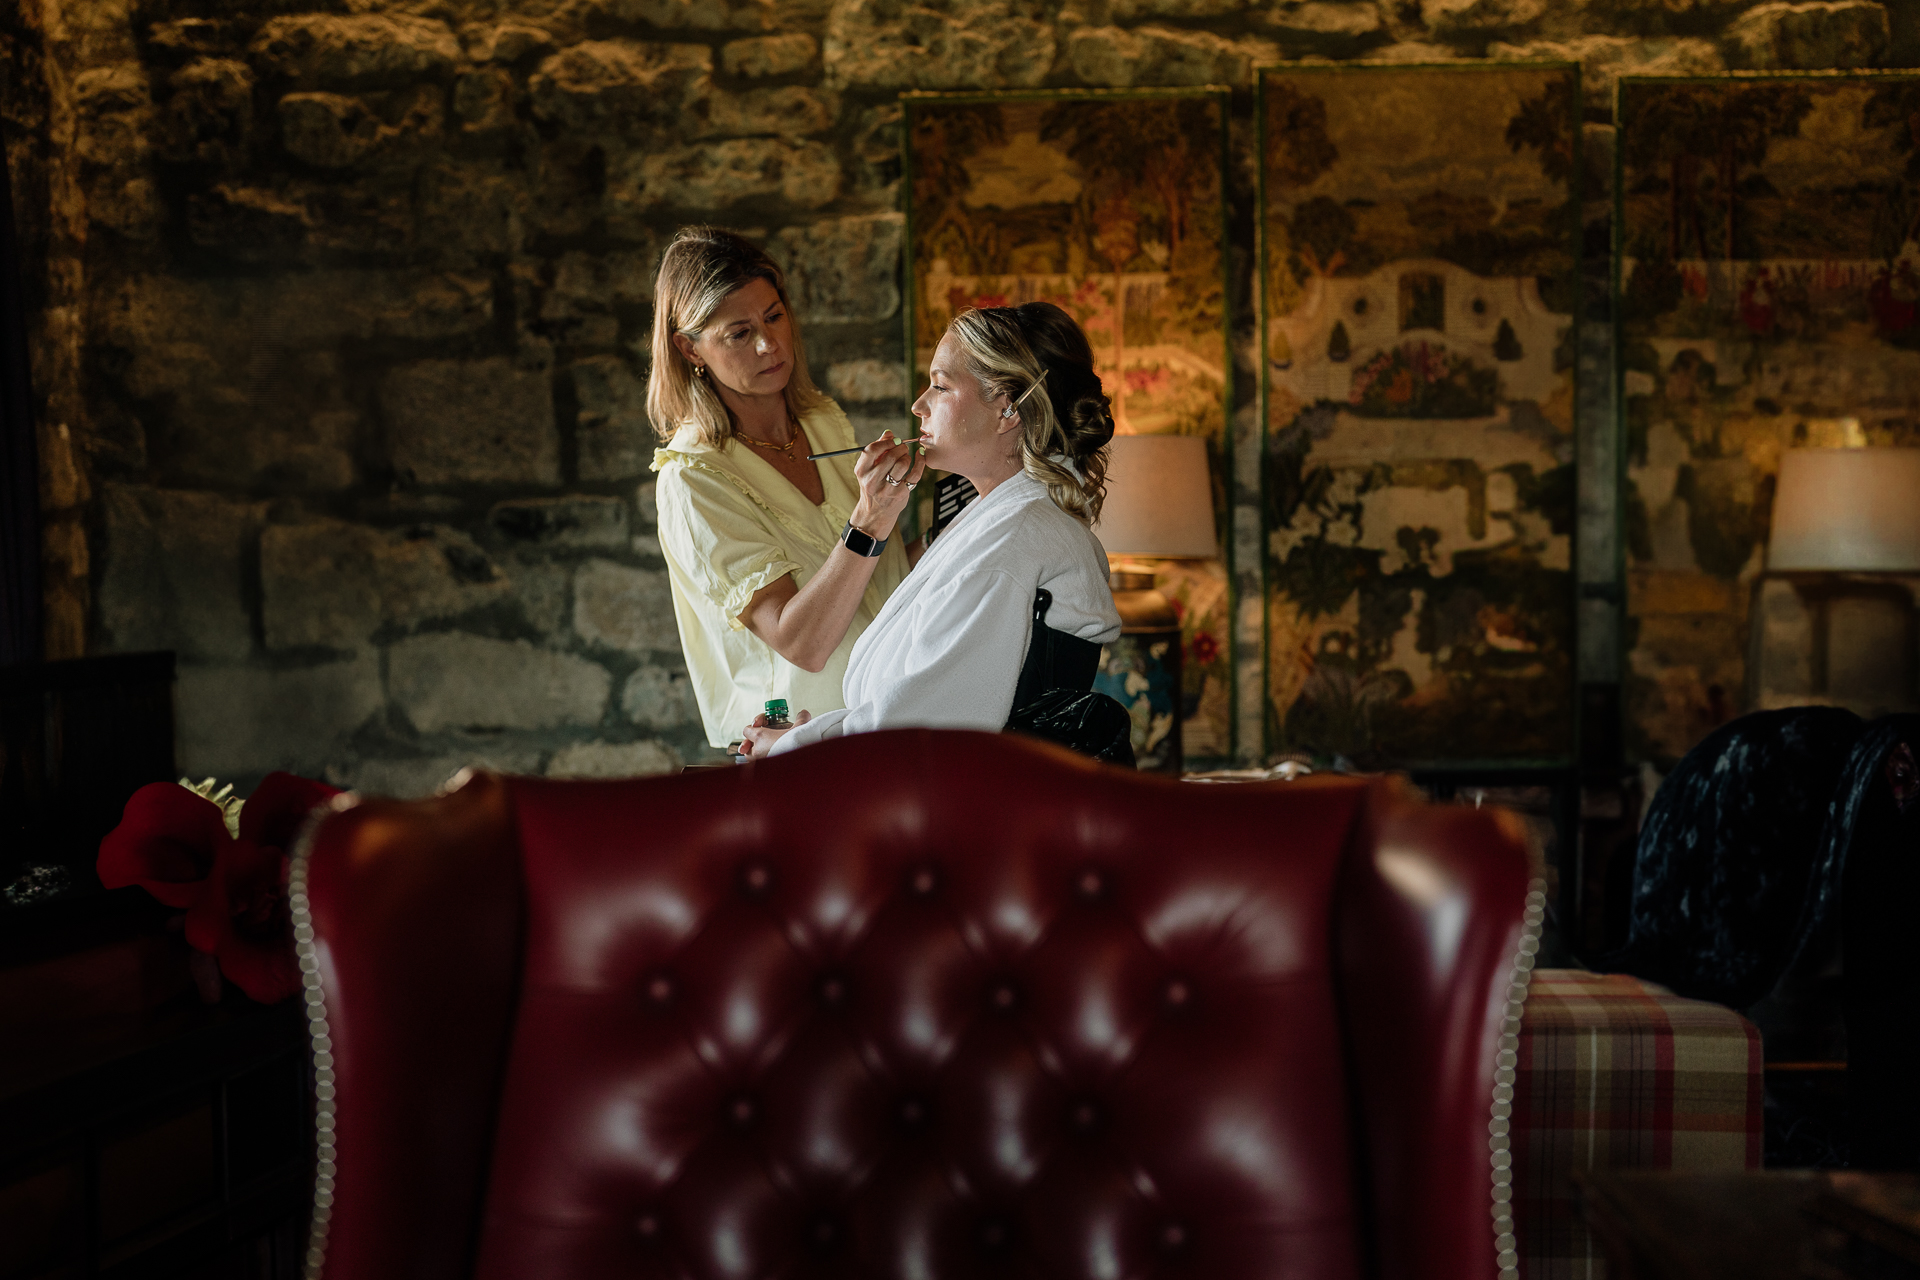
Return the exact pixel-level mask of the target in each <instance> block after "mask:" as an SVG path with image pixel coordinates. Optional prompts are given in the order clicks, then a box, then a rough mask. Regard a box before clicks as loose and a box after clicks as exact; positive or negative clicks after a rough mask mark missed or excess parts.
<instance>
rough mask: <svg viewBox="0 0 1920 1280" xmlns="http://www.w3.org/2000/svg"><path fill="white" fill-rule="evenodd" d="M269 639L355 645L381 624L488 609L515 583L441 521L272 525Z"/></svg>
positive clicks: (277, 645) (265, 566) (265, 560)
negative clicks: (404, 525)
mask: <svg viewBox="0 0 1920 1280" xmlns="http://www.w3.org/2000/svg"><path fill="white" fill-rule="evenodd" d="M260 582H261V588H262V596H263V601H264V603H263V607H262V619H263V621H264V623H265V631H266V638H267V647H268V648H270V649H282V648H293V647H298V646H303V645H323V646H326V647H329V648H335V649H351V648H355V647H357V646H359V645H362V644H365V643H366V642H367V641H368V640H369V639H371V638H372V637H373V635H374V633H375V632H376V631H378V630H380V629H381V628H382V627H388V626H399V627H411V626H416V625H418V624H419V623H422V622H427V621H430V620H433V619H437V618H452V617H457V616H458V615H460V614H463V613H466V612H468V611H469V610H472V609H478V608H482V607H484V606H486V605H489V604H492V603H493V602H494V601H496V600H500V599H503V598H505V597H506V596H507V595H509V594H510V592H511V584H510V583H509V582H508V581H507V579H506V577H505V575H504V574H502V573H501V572H500V570H499V568H498V567H497V566H496V565H495V564H494V563H493V561H492V560H491V559H489V558H488V556H487V554H486V552H484V551H482V550H481V549H480V547H479V545H478V544H476V543H475V542H474V541H473V539H471V538H469V537H467V536H466V535H465V534H463V533H460V532H458V531H457V530H454V529H449V528H446V527H445V526H443V525H415V526H413V527H411V528H408V529H372V528H368V527H367V526H365V525H356V524H349V523H347V522H346V521H343V520H315V521H312V522H310V523H307V524H293V525H274V526H273V527H271V528H269V529H268V530H267V531H266V532H265V533H264V534H263V535H261V538H260Z"/></svg>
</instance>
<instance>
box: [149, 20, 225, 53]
mask: <svg viewBox="0 0 1920 1280" xmlns="http://www.w3.org/2000/svg"><path fill="white" fill-rule="evenodd" d="M147 43H148V44H150V45H152V46H154V47H155V48H157V49H165V50H166V51H167V52H169V53H175V54H199V55H203V56H217V55H219V54H223V53H231V52H233V51H234V49H235V48H236V47H237V46H236V42H235V32H234V30H233V25H232V24H231V23H227V22H219V21H216V20H214V19H211V18H176V19H174V20H172V21H170V22H156V23H154V24H153V25H152V26H150V27H148V28H147Z"/></svg>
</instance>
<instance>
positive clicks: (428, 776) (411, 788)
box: [327, 751, 540, 800]
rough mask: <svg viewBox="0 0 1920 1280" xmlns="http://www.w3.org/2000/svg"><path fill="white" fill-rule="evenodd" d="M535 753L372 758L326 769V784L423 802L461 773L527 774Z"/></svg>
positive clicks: (533, 765) (536, 762) (534, 764)
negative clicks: (488, 770) (486, 770)
mask: <svg viewBox="0 0 1920 1280" xmlns="http://www.w3.org/2000/svg"><path fill="white" fill-rule="evenodd" d="M539 763H540V754H539V752H537V751H520V752H502V751H492V752H483V753H480V754H477V755H473V756H466V755H445V756H427V757H424V758H422V757H417V756H407V757H402V758H398V759H393V758H384V757H376V758H372V759H359V760H353V761H350V762H348V763H345V764H336V765H333V766H330V767H329V768H328V769H327V781H328V782H330V783H332V784H333V785H334V786H336V787H345V788H346V789H347V790H349V791H357V792H359V793H360V794H361V795H366V796H385V797H387V798H389V799H393V800H423V799H425V798H426V797H428V796H434V795H439V794H440V792H441V791H442V790H443V789H444V788H445V787H446V785H447V783H448V782H450V781H452V779H453V777H454V776H455V775H456V774H458V773H459V772H460V771H461V770H462V769H492V770H496V771H498V772H500V773H529V772H532V771H533V770H535V769H537V768H538V767H539Z"/></svg>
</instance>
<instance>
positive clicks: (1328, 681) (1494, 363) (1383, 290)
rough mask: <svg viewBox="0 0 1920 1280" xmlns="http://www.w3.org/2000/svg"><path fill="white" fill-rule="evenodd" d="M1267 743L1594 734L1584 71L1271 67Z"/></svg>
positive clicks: (1441, 753)
mask: <svg viewBox="0 0 1920 1280" xmlns="http://www.w3.org/2000/svg"><path fill="white" fill-rule="evenodd" d="M1258 118H1259V123H1260V158H1261V169H1260V179H1261V236H1262V257H1263V260H1262V270H1261V279H1262V287H1263V289H1264V293H1265V298H1264V303H1265V305H1264V308H1263V312H1262V314H1263V316H1264V324H1263V333H1262V339H1261V341H1262V345H1263V354H1264V357H1265V359H1264V361H1263V364H1264V391H1265V397H1266V399H1265V423H1266V440H1265V454H1264V465H1265V468H1266V470H1265V474H1264V475H1263V477H1262V483H1263V490H1264V502H1265V515H1264V525H1265V537H1266V565H1265V572H1266V583H1267V616H1266V623H1267V636H1268V643H1267V727H1266V735H1267V747H1268V750H1269V751H1270V752H1276V753H1277V752H1299V753H1303V754H1306V755H1309V756H1312V757H1315V758H1317V759H1322V760H1326V759H1335V760H1346V761H1351V762H1353V763H1354V764H1357V765H1360V766H1363V767H1379V766H1387V765H1393V766H1419V765H1468V764H1497V763H1508V764H1519V763H1556V762H1562V761H1565V760H1566V759H1568V758H1569V756H1570V755H1571V753H1572V750H1573V740H1574V697H1573V692H1574V688H1573V680H1574V674H1573V660H1574V585H1573V576H1572V569H1571V565H1572V559H1571V553H1572V535H1573V525H1574V516H1575V489H1574V480H1573V457H1574V394H1573V393H1574V388H1573V363H1574V361H1573V352H1574V349H1575V348H1574V331H1573V329H1574V311H1575V308H1574V305H1573V290H1574V280H1575V268H1576V264H1577V258H1578V250H1579V241H1578V234H1579V231H1578V222H1577V218H1576V214H1577V204H1576V201H1577V197H1578V193H1577V191H1576V190H1575V189H1574V187H1575V174H1576V172H1577V159H1578V155H1577V147H1578V131H1579V85H1578V80H1577V72H1576V70H1575V69H1574V68H1572V67H1570V66H1559V65H1549V64H1525V65H1513V64H1505V65H1490V64H1474V65H1469V66H1460V65H1452V66H1445V67H1399V66H1396V67H1366V68H1335V67H1328V68H1324V69H1322V68H1304V67H1293V68H1287V69H1284V70H1271V71H1267V72H1265V73H1263V74H1262V76H1261V79H1260V85H1259V105H1258Z"/></svg>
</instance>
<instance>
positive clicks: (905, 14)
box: [0, 0, 1920, 793]
mask: <svg viewBox="0 0 1920 1280" xmlns="http://www.w3.org/2000/svg"><path fill="white" fill-rule="evenodd" d="M0 41H3V42H5V49H4V52H5V53H6V54H7V55H8V65H9V68H10V70H9V73H8V74H9V80H8V81H7V86H6V93H5V95H4V99H3V100H0V105H3V107H4V110H5V112H6V115H5V117H4V119H5V121H6V124H7V127H8V128H9V147H8V159H9V163H10V164H11V165H12V166H13V172H14V175H15V189H16V191H17V192H22V193H24V197H23V198H24V200H25V201H26V202H27V203H28V204H29V205H31V207H30V208H28V209H23V210H22V222H23V225H25V226H27V227H29V228H31V230H32V236H33V237H35V239H34V240H33V245H35V246H38V247H40V248H41V249H42V250H43V251H44V253H45V255H46V257H45V267H44V270H41V271H40V276H41V277H42V278H41V280H40V284H39V286H38V287H39V289H40V294H39V297H40V298H41V301H42V304H43V310H42V313H41V319H40V329H39V332H38V333H37V335H36V345H35V362H36V378H37V379H38V382H39V387H38V390H39V393H40V396H41V400H42V404H43V408H44V421H45V423H46V426H45V429H44V431H43V446H44V449H43V467H44V469H45V471H46V476H45V480H44V484H43V490H44V497H45V502H46V507H47V511H48V526H47V527H48V540H47V550H46V558H47V566H48V598H49V623H48V627H49V641H48V643H49V652H50V655H51V656H63V655H72V654H76V653H79V652H82V651H83V650H84V651H87V652H111V651H118V650H133V649H148V648H170V649H174V650H177V651H178V652H179V654H180V660H181V675H180V683H179V688H178V696H177V706H178V711H179V722H180V743H179V755H180V762H181V765H182V767H183V768H184V769H186V770H188V771H190V772H192V773H194V774H195V775H201V774H208V773H212V774H218V775H221V776H222V777H232V778H236V779H239V780H240V781H241V782H242V783H243V784H245V783H246V782H247V781H249V780H250V779H252V778H255V777H257V776H259V775H260V774H261V773H263V772H265V771H267V770H269V769H273V768H290V769H294V770H298V771H302V772H306V773H309V774H315V775H324V776H327V777H329V778H331V779H333V780H335V781H338V782H344V783H350V784H354V785H361V786H366V787H370V788H375V789H381V790H389V791H394V792H399V793H418V792H421V791H425V790H429V789H431V788H432V787H433V786H434V785H436V784H437V783H439V782H440V781H441V780H442V779H443V778H444V777H445V776H446V774H447V773H449V772H450V771H451V770H452V769H454V768H455V767H457V766H459V765H463V764H468V763H489V764H494V765H497V766H501V767H505V768H509V769H514V770H521V771H530V772H546V773H550V774H557V775H565V774H572V775H596V774H615V773H620V774H624V773H633V772H646V771H651V770H659V769H665V768H669V767H671V766H672V765H673V764H674V763H675V762H676V761H693V760H704V759H713V758H717V756H715V755H713V754H712V753H710V752H709V751H708V749H707V748H705V747H704V745H703V744H702V736H701V734H700V732H699V729H698V726H697V722H696V717H695V713H694V707H693V703H692V699H691V696H690V693H689V690H688V687H687V682H686V679H685V677H684V674H683V672H682V667H681V660H680V656H679V652H678V645H677V640H676V636H675V631H674V624H673V619H672V614H671V610H670V607H669V604H668V593H667V586H666V578H665V572H664V569H663V566H662V562H661V559H660V553H659V545H658V543H657V541H656V540H655V531H654V508H653V501H652V494H653V490H652V485H651V481H650V478H649V475H648V472H647V464H648V461H649V459H650V457H651V453H652V448H653V442H652V436H651V432H650V430H649V428H648V425H647V422H646V420H645V414H644V409H643V398H644V396H643V391H644V385H645V377H646V352H645V340H646V334H647V330H648V326H649V323H650V298H649V293H650V287H651V274H652V267H653V263H654V260H655V257H656V254H657V251H658V248H659V246H660V245H661V243H662V242H663V238H664V237H666V236H668V235H670V234H671V233H672V231H673V229H674V228H675V227H677V226H680V225H682V224H685V223H687V222H691V221H715V222H720V223H723V224H726V225H731V226H735V227H738V228H741V229H744V230H747V231H748V232H749V233H750V234H753V235H755V236H758V237H762V238H764V239H765V241H766V242H767V243H768V244H770V245H771V246H772V247H773V249H774V251H775V252H776V253H777V254H778V255H779V256H780V257H781V258H782V259H783V260H784V261H785V263H786V264H787V265H788V267H789V269H790V271H791V272H792V278H793V281H794V285H795V290H796V294H797V296H796V299H795V302H796V307H797V310H798V312H799V314H800V316H801V318H802V320H803V322H804V324H805V326H806V335H807V341H808V344H809V355H810V357H811V361H812V364H813V369H814V374H815V377H816V379H817V380H819V381H820V382H821V383H822V385H824V386H826V387H827V388H829V389H830V390H831V391H832V392H833V394H835V395H836V396H837V397H839V398H840V400H841V401H842V403H843V404H845V405H846V406H847V408H848V409H849V411H850V412H851V413H852V414H853V415H854V417H855V419H856V421H857V422H859V423H860V424H861V425H862V426H863V427H864V428H866V429H867V430H868V431H874V432H877V431H878V430H879V429H880V428H881V427H883V426H886V425H896V426H897V425H900V424H902V423H903V422H904V420H905V418H904V403H903V402H904V395H905V390H906V386H905V380H904V378H903V377H902V373H901V363H902V355H903V350H902V333H901V317H900V288H899V269H900V247H901V240H902V231H903V223H902V217H901V214H900V212H899V209H900V207H901V202H900V192H899V174H900V164H899V159H898V148H899V138H898V120H899V111H898V106H897V95H898V94H899V92H900V91H901V90H907V89H947V88H1013V87H1034V86H1128V85H1185V84H1201V83H1225V84H1229V85H1232V86H1234V87H1235V88H1236V91H1237V92H1236V95H1235V115H1236V123H1235V128H1234V145H1235V147H1236V149H1237V151H1238V160H1239V164H1238V166H1237V173H1238V175H1239V177H1238V179H1237V182H1238V186H1237V190H1236V192H1235V196H1236V200H1238V201H1240V202H1250V201H1251V192H1252V189H1253V184H1252V181H1251V176H1250V175H1251V173H1252V157H1251V135H1252V130H1251V100H1250V92H1249V89H1248V86H1249V85H1250V83H1251V75H1250V73H1251V69H1252V68H1253V67H1254V66H1256V65H1260V64H1263V63H1268V62H1272V61H1275V60H1277V59H1282V58H1304V57H1311V58H1322V59H1327V58H1331V59H1351V58H1362V57H1365V58H1380V59H1389V60H1401V61H1430V60H1437V59H1447V58H1457V57H1485V56H1491V57H1496V58H1540V57H1546V58H1562V57H1572V58H1577V59H1579V60H1580V61H1581V63H1582V65H1583V67H1584V69H1585V74H1586V77H1587V79H1586V87H1587V92H1588V98H1587V101H1588V103H1589V107H1588V111H1587V118H1588V122H1589V123H1588V126H1587V129H1588V135H1589V143H1590V144H1592V145H1590V146H1589V148H1588V152H1589V154H1590V155H1593V156H1604V155H1605V154H1606V153H1607V150H1608V144H1609V142H1610V137H1609V135H1610V131H1611V126H1610V118H1611V117H1610V108H1609V107H1608V106H1607V105H1606V104H1607V103H1608V102H1609V100H1610V99H1609V96H1608V86H1609V84H1610V82H1611V79H1612V77H1614V76H1615V75H1618V74H1621V73H1627V72H1639V73H1645V72H1686V73H1695V72H1714V71H1719V70H1722V69H1723V68H1726V67H1735V66H1751V67H1769V66H1794V67H1823V66H1889V65H1913V64H1915V63H1920V7H1916V6H1911V5H1905V4H1899V5H1896V4H1893V3H1888V4H1886V5H1884V6H1883V5H1881V4H1876V3H1870V2H1869V0H1837V2H1836V3H1814V4H1783V3H1766V4H1753V3H1749V2H1744V0H1733V2H1731V3H1715V2H1712V0H1398V2H1393V3H1389V2H1387V0H1381V2H1379V3H1374V2H1371V0H1282V2H1280V3H1270V4H1250V3H1245V2H1243V0H1088V2H1086V3H1075V4H1067V5H1063V6H1053V5H1042V4H1035V3H1025V2H1022V0H946V2H944V3H943V2H942V0H927V2H926V3H922V4H906V3H899V2H898V0H837V2H833V3H829V0H798V2H783V3H778V4H776V3H772V2H771V0H495V2H494V3H481V2H480V0H397V2H383V0H344V2H343V3H335V4H332V5H329V6H326V7H322V8H313V7H309V3H304V2H303V0H176V2H175V3H171V4H168V3H162V2H160V0H148V2H145V3H142V2H137V0H26V2H25V5H24V7H23V8H21V9H20V10H18V11H17V12H15V13H13V14H12V16H10V17H9V18H8V19H7V21H6V22H5V23H0ZM16 53H18V55H19V56H18V60H17V61H16ZM1591 169H1592V172H1593V174H1594V179H1595V181H1596V182H1601V183H1603V182H1604V181H1605V179H1606V174H1607V172H1608V170H1609V166H1607V165H1605V164H1604V163H1601V162H1596V163H1594V164H1593V165H1592V166H1591ZM1589 195H1590V197H1591V199H1592V203H1591V211H1592V236H1591V237H1590V242H1591V244H1592V245H1593V246H1595V251H1594V254H1593V255H1592V261H1591V262H1590V263H1589V266H1590V272H1589V277H1590V278H1591V279H1592V280H1595V281H1604V280H1605V279H1606V278H1607V275H1608V263H1607V262H1606V259H1605V256H1604V255H1605V248H1604V246H1605V245H1606V244H1607V243H1608V240H1607V236H1606V218H1607V208H1608V205H1607V196H1606V192H1605V190H1604V188H1597V187H1590V189H1589ZM1251 223H1252V219H1251V217H1250V216H1249V215H1248V213H1247V211H1246V210H1245V209H1244V208H1243V209H1242V210H1241V211H1240V213H1239V214H1238V216H1237V217H1236V221H1235V225H1236V226H1238V227H1241V228H1250V227H1251ZM1237 249H1238V253H1237V257H1236V273H1237V281H1238V287H1237V289H1236V291H1235V296H1234V298H1233V301H1232V305H1233V307H1234V308H1235V313H1234V315H1235V328H1236V332H1237V333H1238V334H1239V335H1240V345H1241V348H1242V359H1241V364H1242V372H1241V375H1240V383H1241V385H1240V387H1239V388H1238V389H1237V393H1236V402H1237V403H1239V404H1242V405H1250V404H1252V403H1253V400H1254V391H1255V388H1254V386H1253V382H1252V379H1253V373H1252V372H1251V371H1252V370H1253V369H1254V368H1255V361H1254V351H1253V340H1252V334H1253V332H1254V315H1253V304H1252V301H1251V299H1252V283H1253V275H1254V271H1253V263H1252V253H1251V244H1250V243H1246V244H1241V245H1239V246H1237ZM1588 298H1589V303H1588V311H1587V318H1588V319H1589V320H1590V321H1592V322H1593V323H1590V324H1589V325H1588V326H1587V329H1586V332H1587V335H1588V336H1587V338H1586V340H1585V351H1584V353H1583V364H1582V373H1583V376H1584V377H1585V382H1584V386H1585V391H1584V393H1583V395H1584V403H1583V415H1584V421H1583V454H1582V463H1583V466H1584V467H1585V471H1586V481H1585V483H1586V489H1585V491H1584V492H1583V495H1582V511H1583V534H1584V535H1585V536H1584V537H1583V540H1582V547H1583V553H1582V566H1581V568H1582V575H1583V577H1584V578H1585V579H1586V581H1587V582H1588V583H1589V584H1590V585H1591V587H1592V591H1591V592H1590V594H1591V596H1592V599H1591V600H1590V601H1589V602H1588V603H1587V604H1586V605H1585V606H1583V607H1584V609H1585V613H1584V614H1583V619H1584V620H1585V622H1586V623H1587V632H1588V638H1587V639H1586V640H1585V641H1584V643H1585V646H1586V647H1585V649H1584V651H1583V671H1584V674H1585V675H1586V676H1587V677H1588V678H1589V679H1593V680H1602V681H1607V680H1617V679H1618V672H1619V669H1620V664H1621V654H1620V653H1619V651H1618V648H1617V646H1616V645H1615V644H1614V642H1613V640H1612V636H1613V635H1614V634H1615V625H1616V622H1617V619H1616V617H1615V614H1614V610H1615V609H1616V608H1617V602H1618V601H1619V600H1620V599H1621V598H1622V596H1623V594H1624V593H1623V591H1622V586H1623V583H1622V580H1621V574H1620V570H1619V568H1618V560H1619V553H1618V549H1617V541H1616V539H1615V535H1614V532H1613V530H1614V527H1615V518H1614V512H1615V510H1616V508H1617V505H1618V503H1617V495H1616V494H1615V493H1614V492H1613V490H1612V486H1611V477H1612V475H1613V474H1614V467H1615V464H1614V455H1613V447H1614V446H1613V441H1614V425H1613V408H1612V403H1611V386H1612V379H1611V376H1610V370H1611V352H1610V344H1609V340H1608V337H1607V332H1608V328H1607V319H1608V313H1607V306H1606V295H1605V291H1604V289H1603V288H1602V289H1599V290H1589V291H1588ZM1257 429H1258V426H1257V420H1256V418H1255V417H1254V415H1253V414H1252V413H1251V412H1250V411H1249V412H1244V413H1242V414H1240V415H1239V417H1238V420H1237V422H1236V430H1237V431H1238V432H1239V433H1241V435H1242V436H1248V435H1249V433H1253V432H1257ZM1249 447H1257V445H1256V443H1255V441H1254V440H1253V439H1252V438H1251V437H1249V438H1248V439H1247V440H1245V441H1243V442H1242V443H1241V445H1240V446H1239V449H1240V452H1241V453H1242V455H1243V456H1244V454H1245V452H1246V450H1247V449H1248V448H1249ZM1240 474H1241V476H1243V477H1251V476H1254V475H1257V474H1258V472H1257V468H1252V467H1242V468H1240ZM1237 501H1238V502H1239V503H1240V504H1241V506H1242V507H1243V508H1253V507H1254V495H1252V494H1250V493H1247V492H1244V491H1243V492H1242V493H1240V494H1239V495H1237ZM1252 613H1253V614H1254V615H1257V609H1256V610H1254V611H1252ZM1253 625H1254V626H1255V627H1256V629H1257V618H1256V620H1255V622H1254V623H1253ZM1254 638H1255V640H1256V641H1257V635H1256V636H1255V637H1254ZM1243 639H1245V638H1244V637H1243ZM1737 658H1738V654H1737V653H1736V654H1735V660H1737Z"/></svg>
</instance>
